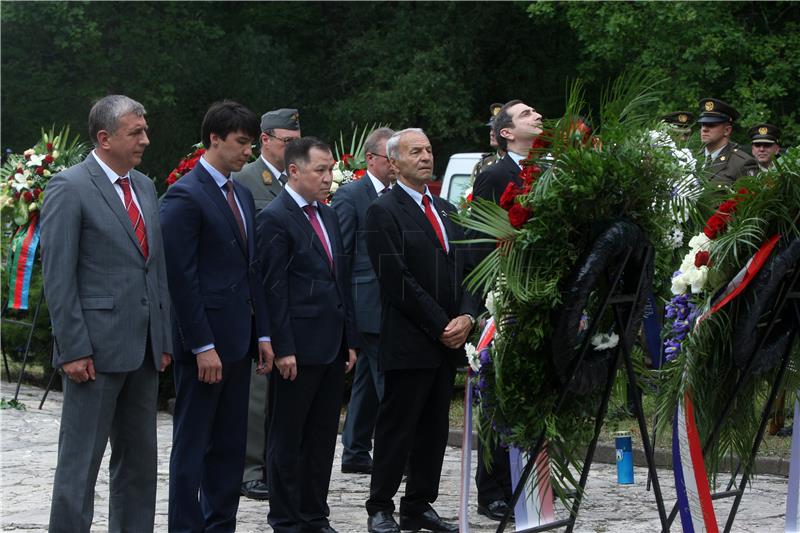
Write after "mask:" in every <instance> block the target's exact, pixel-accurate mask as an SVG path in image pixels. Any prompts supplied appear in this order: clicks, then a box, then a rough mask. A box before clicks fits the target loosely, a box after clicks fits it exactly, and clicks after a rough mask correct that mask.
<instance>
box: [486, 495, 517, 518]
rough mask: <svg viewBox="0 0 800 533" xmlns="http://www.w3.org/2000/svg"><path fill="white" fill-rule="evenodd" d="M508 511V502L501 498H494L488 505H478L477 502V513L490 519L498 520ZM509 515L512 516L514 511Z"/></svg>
mask: <svg viewBox="0 0 800 533" xmlns="http://www.w3.org/2000/svg"><path fill="white" fill-rule="evenodd" d="M508 511H509V507H508V504H507V503H506V502H504V501H503V500H495V501H493V502H492V503H490V504H489V505H480V504H478V514H481V515H483V516H485V517H487V518H491V519H492V520H497V521H498V522H499V521H500V520H502V519H503V517H504V516H506V513H507V512H508ZM511 516H512V517H513V516H514V513H513V512H512V513H511Z"/></svg>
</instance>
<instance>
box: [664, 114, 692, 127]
mask: <svg viewBox="0 0 800 533" xmlns="http://www.w3.org/2000/svg"><path fill="white" fill-rule="evenodd" d="M661 120H663V121H664V122H666V123H667V124H670V125H672V126H677V127H679V128H689V127H691V125H692V123H693V122H694V114H693V113H690V112H688V111H675V112H674V113H667V114H666V115H664V116H663V117H661Z"/></svg>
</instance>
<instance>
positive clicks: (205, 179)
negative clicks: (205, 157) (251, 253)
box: [194, 164, 248, 256]
mask: <svg viewBox="0 0 800 533" xmlns="http://www.w3.org/2000/svg"><path fill="white" fill-rule="evenodd" d="M194 170H195V172H197V179H198V181H199V182H200V184H201V185H202V187H203V190H204V191H205V193H206V195H208V197H209V198H210V199H211V203H213V204H214V205H216V206H217V209H219V211H220V214H222V218H224V219H225V220H226V221H227V223H228V227H229V228H230V230H231V231H232V232H233V235H234V238H235V239H236V242H238V243H239V249H240V250H241V251H242V253H243V254H245V256H247V255H248V254H247V247H246V246H245V243H244V241H242V233H241V232H240V231H239V224H237V223H236V219H235V218H233V213H232V212H231V208H230V206H229V205H228V202H227V201H226V200H225V197H224V196H223V194H224V191H223V190H222V189H220V188H219V187H218V186H217V182H215V181H214V178H212V177H211V175H210V174H209V173H208V171H207V170H206V169H205V168H203V165H202V164H198V165H197V166H195V167H194ZM234 188H235V185H234ZM239 203H242V202H239Z"/></svg>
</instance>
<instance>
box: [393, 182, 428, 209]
mask: <svg viewBox="0 0 800 533" xmlns="http://www.w3.org/2000/svg"><path fill="white" fill-rule="evenodd" d="M397 185H398V186H399V187H400V188H401V189H403V190H404V191H406V192H407V193H408V195H409V196H410V197H411V199H412V200H414V201H415V202H417V204H419V205H422V194H420V193H418V192H417V191H415V190H414V189H412V188H411V187H409V186H408V185H406V184H404V183H402V182H401V181H400V180H397ZM425 196H427V197H428V199H429V200H430V201H431V203H433V196H431V191H429V190H428V186H427V185H426V186H425ZM423 207H424V206H423Z"/></svg>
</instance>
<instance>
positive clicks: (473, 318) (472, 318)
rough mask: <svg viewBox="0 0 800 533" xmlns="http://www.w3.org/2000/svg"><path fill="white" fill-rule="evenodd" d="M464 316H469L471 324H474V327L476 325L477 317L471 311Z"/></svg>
mask: <svg viewBox="0 0 800 533" xmlns="http://www.w3.org/2000/svg"><path fill="white" fill-rule="evenodd" d="M464 316H465V317H467V318H469V322H470V324H472V326H471V327H473V328H474V327H475V323H476V322H477V320H475V317H474V316H472V315H470V314H469V313H464Z"/></svg>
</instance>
